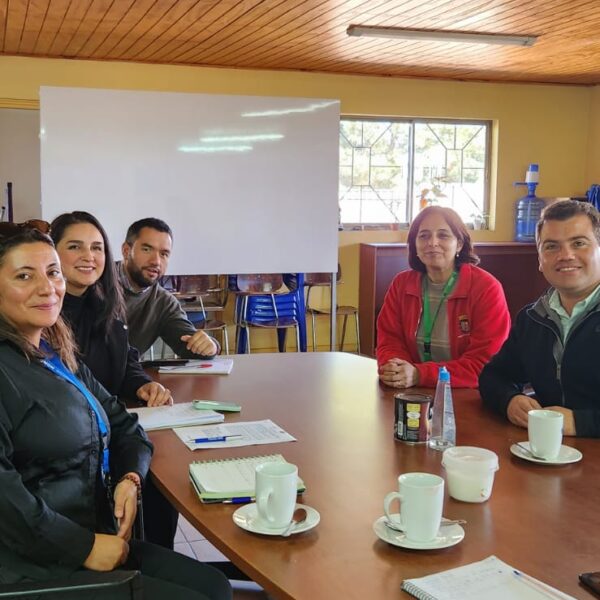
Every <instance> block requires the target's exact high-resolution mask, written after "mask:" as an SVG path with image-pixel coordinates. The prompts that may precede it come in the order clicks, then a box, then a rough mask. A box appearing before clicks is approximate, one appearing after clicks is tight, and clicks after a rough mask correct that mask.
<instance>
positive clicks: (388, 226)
mask: <svg viewBox="0 0 600 600" xmlns="http://www.w3.org/2000/svg"><path fill="white" fill-rule="evenodd" d="M342 121H363V122H364V121H374V122H380V123H381V122H384V123H408V124H409V125H410V129H409V136H408V137H409V139H408V151H409V159H408V165H407V169H408V173H407V184H406V185H407V194H406V196H407V209H406V212H407V216H408V217H410V215H411V214H413V213H414V212H415V211H414V205H415V201H418V199H416V200H415V195H414V193H413V190H414V162H415V161H414V158H415V125H416V124H436V123H437V124H448V125H480V126H483V127H485V128H486V129H485V131H486V134H485V164H484V186H483V215H484V219H485V222H484V224H483V227H482V229H485V230H489V229H490V223H491V221H492V216H491V189H490V182H491V168H492V154H493V149H492V139H493V127H494V122H493V120H492V119H463V118H461V119H456V118H453V119H444V118H441V117H435V118H425V117H386V116H380V115H379V116H361V115H341V116H340V135H341V124H342ZM338 145H339V141H338ZM340 169H341V161H340V164H339V166H338V183H339V174H340ZM340 200H341V197H340V195H339V186H338V204H339V202H340ZM415 214H416V213H415ZM461 218H462V215H461ZM463 220H464V219H463ZM465 224H466V225H467V227H469V228H475V227H474V224H473V223H471V222H469V221H465ZM409 226H410V219H409V220H408V221H407V222H401V221H397V222H393V223H376V222H373V223H352V222H342V221H341V208H340V223H339V229H340V231H357V230H376V229H380V230H398V229H408V228H409Z"/></svg>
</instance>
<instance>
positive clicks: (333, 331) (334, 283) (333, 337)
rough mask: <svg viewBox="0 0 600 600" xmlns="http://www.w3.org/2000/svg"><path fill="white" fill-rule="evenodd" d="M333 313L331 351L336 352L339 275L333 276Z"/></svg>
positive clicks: (330, 339) (330, 333) (334, 274)
mask: <svg viewBox="0 0 600 600" xmlns="http://www.w3.org/2000/svg"><path fill="white" fill-rule="evenodd" d="M329 287H330V289H331V304H330V306H331V313H330V315H329V336H330V337H329V351H330V352H335V346H336V341H337V340H336V327H335V326H336V323H337V293H336V292H337V290H336V288H337V273H332V274H331V285H330V286H329Z"/></svg>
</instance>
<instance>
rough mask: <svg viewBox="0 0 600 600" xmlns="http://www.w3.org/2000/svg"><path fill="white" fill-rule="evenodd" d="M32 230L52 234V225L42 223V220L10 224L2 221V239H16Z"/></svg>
mask: <svg viewBox="0 0 600 600" xmlns="http://www.w3.org/2000/svg"><path fill="white" fill-rule="evenodd" d="M31 229H37V230H38V231H40V232H41V233H50V223H48V222H47V221H42V220H41V219H30V220H29V221H25V222H24V223H8V222H6V221H2V222H0V237H3V238H10V237H14V236H16V235H19V234H21V233H24V232H25V231H29V230H31Z"/></svg>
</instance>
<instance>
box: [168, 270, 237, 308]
mask: <svg viewBox="0 0 600 600" xmlns="http://www.w3.org/2000/svg"><path fill="white" fill-rule="evenodd" d="M178 291H179V295H185V294H189V295H190V296H200V297H201V298H202V302H203V305H204V306H210V307H213V308H224V307H225V305H226V304H227V294H228V289H227V276H226V275H180V276H179V288H178Z"/></svg>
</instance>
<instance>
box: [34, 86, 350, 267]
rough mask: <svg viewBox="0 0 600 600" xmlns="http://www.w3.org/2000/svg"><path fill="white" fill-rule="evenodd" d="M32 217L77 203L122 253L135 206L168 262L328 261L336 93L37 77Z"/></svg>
mask: <svg viewBox="0 0 600 600" xmlns="http://www.w3.org/2000/svg"><path fill="white" fill-rule="evenodd" d="M40 104H41V113H40V140H41V186H42V217H43V218H44V219H46V220H51V219H53V218H54V217H55V216H57V215H58V214H60V213H62V212H66V211H73V210H86V211H89V212H91V213H92V214H94V215H95V216H96V217H98V219H99V220H100V222H101V223H102V224H103V225H104V226H105V228H106V230H107V232H108V234H109V238H110V242H111V244H112V246H113V251H114V253H115V255H116V256H119V254H120V248H121V244H122V242H123V240H124V238H125V232H126V230H127V227H128V226H129V225H130V224H131V223H132V222H133V221H135V220H137V219H141V218H144V217H158V218H161V219H163V220H165V221H166V222H167V223H168V224H169V225H170V226H171V229H172V230H173V233H174V246H173V254H172V258H171V261H170V264H169V272H170V273H173V274H192V273H206V274H213V273H281V272H330V273H333V272H335V271H337V261H338V258H337V246H338V233H337V224H338V204H337V191H338V162H339V155H338V137H339V101H338V100H324V99H312V98H270V97H257V96H221V95H209V94H183V93H165V92H139V91H122V90H98V89H83V88H52V87H42V88H41V89H40Z"/></svg>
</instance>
